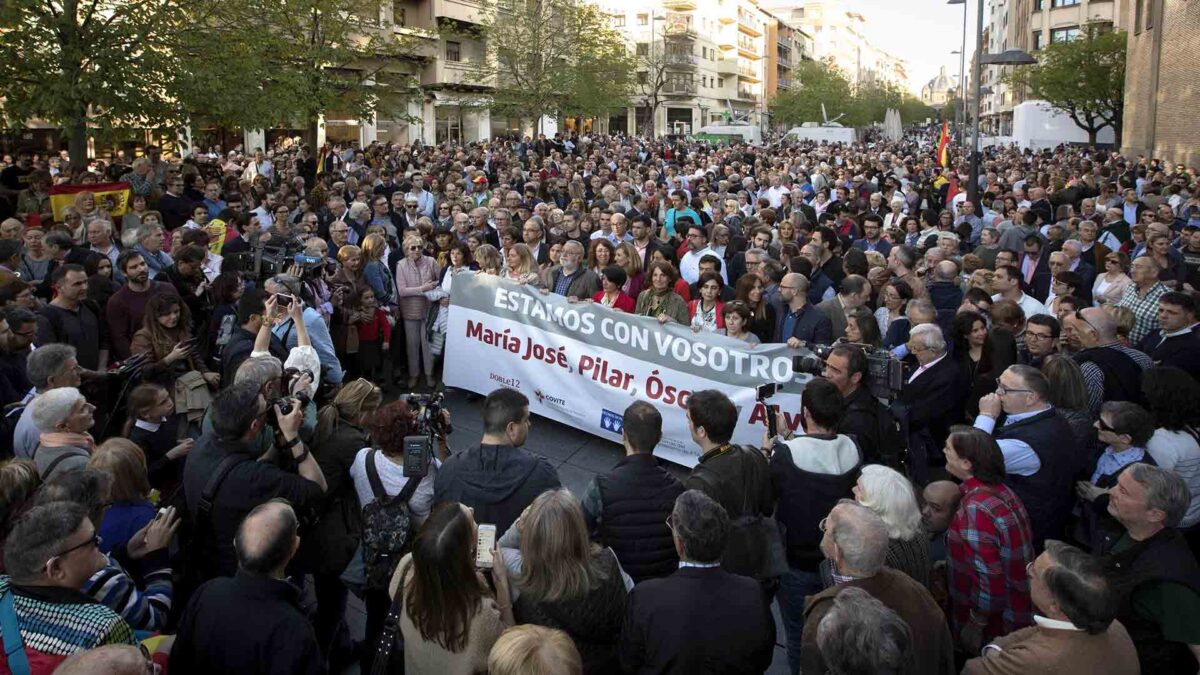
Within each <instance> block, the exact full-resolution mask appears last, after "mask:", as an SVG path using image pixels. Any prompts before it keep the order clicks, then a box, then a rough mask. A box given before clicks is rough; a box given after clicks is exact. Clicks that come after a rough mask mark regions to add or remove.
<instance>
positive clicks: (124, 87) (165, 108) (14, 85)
mask: <svg viewBox="0 0 1200 675" xmlns="http://www.w3.org/2000/svg"><path fill="white" fill-rule="evenodd" d="M184 18H185V17H184V14H183V13H182V11H181V8H180V6H179V3H178V2H176V1H175V0H5V1H4V2H3V3H0V36H3V39H0V82H4V86H5V89H4V101H3V113H2V114H3V119H4V122H5V124H6V125H7V126H11V127H20V126H23V125H24V123H25V122H26V120H29V119H33V118H38V119H42V120H45V121H48V122H51V123H54V124H60V125H62V126H63V127H64V130H65V131H66V136H67V138H68V145H67V148H68V151H69V152H70V154H71V158H72V161H73V162H81V161H83V158H84V157H86V156H87V137H88V128H89V126H92V127H96V128H99V129H102V130H103V129H112V128H114V127H118V126H133V125H137V126H148V127H160V126H172V125H174V124H178V123H179V121H180V120H179V117H178V115H177V112H178V110H177V106H176V105H175V101H174V100H173V99H172V96H171V86H170V83H171V80H172V73H175V72H177V71H178V61H177V60H176V56H175V54H174V53H172V52H171V50H170V49H164V48H163V47H164V45H168V44H170V42H171V41H172V40H173V36H174V35H175V34H176V32H177V31H179V30H180V29H181V28H182V27H183V26H184Z"/></svg>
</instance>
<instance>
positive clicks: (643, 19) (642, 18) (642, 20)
mask: <svg viewBox="0 0 1200 675" xmlns="http://www.w3.org/2000/svg"><path fill="white" fill-rule="evenodd" d="M638 25H639V26H649V25H650V15H649V14H638Z"/></svg>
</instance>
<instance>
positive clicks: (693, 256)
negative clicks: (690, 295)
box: [679, 225, 729, 285]
mask: <svg viewBox="0 0 1200 675" xmlns="http://www.w3.org/2000/svg"><path fill="white" fill-rule="evenodd" d="M706 255H711V256H714V257H716V259H717V260H720V259H721V254H720V253H718V252H717V251H715V250H713V248H712V247H711V246H709V245H708V232H707V231H705V229H704V228H703V227H701V226H699V225H693V226H691V227H690V228H688V231H687V252H686V253H684V254H683V257H682V258H680V260H679V276H680V277H682V278H683V280H684V281H686V282H688V283H689V284H694V283H696V282H697V281H699V280H700V259H701V258H703V257H704V256H706ZM721 283H722V284H725V285H729V276H728V275H727V274H726V270H725V266H724V265H722V266H721Z"/></svg>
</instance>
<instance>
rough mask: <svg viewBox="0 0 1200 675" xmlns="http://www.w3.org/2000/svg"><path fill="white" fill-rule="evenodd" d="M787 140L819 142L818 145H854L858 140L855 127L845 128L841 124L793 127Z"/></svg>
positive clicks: (787, 135)
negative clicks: (822, 143)
mask: <svg viewBox="0 0 1200 675" xmlns="http://www.w3.org/2000/svg"><path fill="white" fill-rule="evenodd" d="M785 138H786V139H787V140H794V141H817V142H818V143H821V142H825V143H853V142H854V141H856V140H857V134H855V132H854V127H844V126H841V125H840V124H835V125H830V126H819V125H817V124H812V125H811V126H810V125H808V124H806V125H803V126H799V127H792V128H791V129H789V130H788V132H787V134H786V135H785Z"/></svg>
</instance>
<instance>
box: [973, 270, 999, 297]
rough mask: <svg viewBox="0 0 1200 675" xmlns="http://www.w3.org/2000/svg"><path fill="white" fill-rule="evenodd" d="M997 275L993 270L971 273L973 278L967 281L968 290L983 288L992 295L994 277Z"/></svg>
mask: <svg viewBox="0 0 1200 675" xmlns="http://www.w3.org/2000/svg"><path fill="white" fill-rule="evenodd" d="M993 274H995V273H994V272H992V270H987V269H978V270H975V271H974V272H971V276H970V278H969V279H967V288H981V289H983V290H984V291H985V292H987V293H988V294H989V295H991V294H992V275H993Z"/></svg>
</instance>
